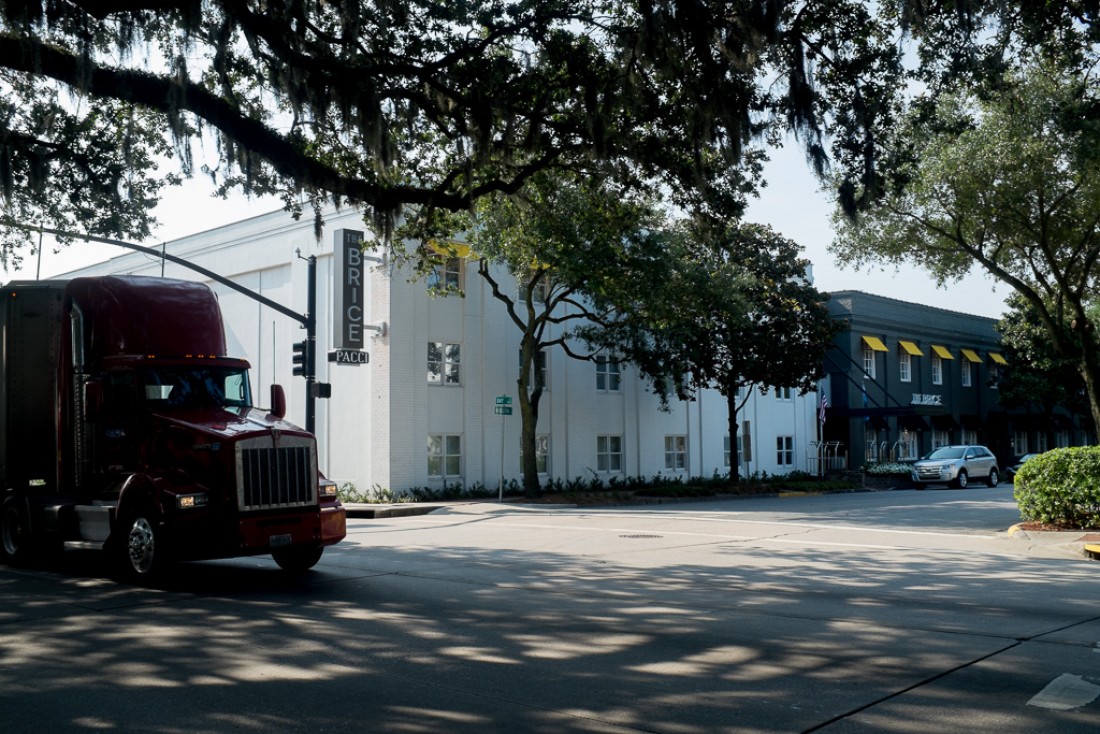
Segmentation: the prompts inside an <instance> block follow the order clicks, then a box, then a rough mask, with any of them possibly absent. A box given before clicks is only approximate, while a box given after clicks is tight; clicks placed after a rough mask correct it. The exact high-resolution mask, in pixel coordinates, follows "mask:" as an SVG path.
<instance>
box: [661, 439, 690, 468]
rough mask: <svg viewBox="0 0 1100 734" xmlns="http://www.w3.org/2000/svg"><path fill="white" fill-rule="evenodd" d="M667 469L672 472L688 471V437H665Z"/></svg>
mask: <svg viewBox="0 0 1100 734" xmlns="http://www.w3.org/2000/svg"><path fill="white" fill-rule="evenodd" d="M665 468H666V469H668V470H670V471H685V470H686V469H687V436H665Z"/></svg>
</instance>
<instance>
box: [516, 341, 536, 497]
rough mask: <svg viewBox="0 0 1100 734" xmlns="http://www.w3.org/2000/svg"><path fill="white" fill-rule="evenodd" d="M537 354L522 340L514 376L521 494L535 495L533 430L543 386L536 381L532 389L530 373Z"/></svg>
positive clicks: (530, 345)
mask: <svg viewBox="0 0 1100 734" xmlns="http://www.w3.org/2000/svg"><path fill="white" fill-rule="evenodd" d="M537 353H538V350H537V349H536V347H535V345H534V344H532V343H531V342H529V341H528V340H527V339H524V340H523V341H522V342H521V344H520V365H519V378H517V379H516V387H517V388H518V389H517V392H518V393H519V395H518V398H519V415H520V467H521V469H522V473H523V494H524V496H526V497H538V496H540V495H541V494H542V486H541V485H540V484H539V466H538V460H537V457H536V456H535V437H536V433H535V431H536V429H537V428H538V423H539V401H540V400H541V399H542V385H541V384H539V383H538V381H537V380H536V384H535V387H534V389H533V390H532V389H531V373H532V368H533V367H534V364H535V355H536V354H537Z"/></svg>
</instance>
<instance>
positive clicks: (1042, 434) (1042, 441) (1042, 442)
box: [1035, 431, 1050, 454]
mask: <svg viewBox="0 0 1100 734" xmlns="http://www.w3.org/2000/svg"><path fill="white" fill-rule="evenodd" d="M1049 449H1050V446H1048V445H1047V433H1046V431H1039V432H1038V433H1036V434H1035V453H1037V454H1041V453H1043V452H1044V451H1047V450H1049Z"/></svg>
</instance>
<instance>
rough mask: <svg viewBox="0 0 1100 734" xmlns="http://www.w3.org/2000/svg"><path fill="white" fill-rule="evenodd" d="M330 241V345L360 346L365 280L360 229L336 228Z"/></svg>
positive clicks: (353, 347)
mask: <svg viewBox="0 0 1100 734" xmlns="http://www.w3.org/2000/svg"><path fill="white" fill-rule="evenodd" d="M335 237H336V241H335V242H334V243H333V248H332V254H333V268H334V269H335V273H334V276H335V277H334V281H335V284H334V285H335V287H334V288H333V289H332V290H333V294H332V297H333V309H332V310H333V314H334V315H335V318H334V319H333V320H332V323H333V335H332V337H333V338H332V346H333V347H334V348H336V349H362V348H363V310H364V309H363V306H364V304H363V300H364V298H365V297H366V290H365V288H364V282H365V280H366V278H365V277H364V276H365V270H366V269H365V268H364V267H363V264H364V257H363V233H362V232H360V231H358V230H354V229H338V230H336V233H335Z"/></svg>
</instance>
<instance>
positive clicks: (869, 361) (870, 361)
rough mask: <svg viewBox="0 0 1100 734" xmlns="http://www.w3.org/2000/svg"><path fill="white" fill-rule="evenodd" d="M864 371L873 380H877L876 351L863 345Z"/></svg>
mask: <svg viewBox="0 0 1100 734" xmlns="http://www.w3.org/2000/svg"><path fill="white" fill-rule="evenodd" d="M863 371H864V372H866V373H867V376H868V377H870V378H871V379H872V380H873V379H875V350H874V349H871V347H869V346H867V345H866V344H864V345H863Z"/></svg>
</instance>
